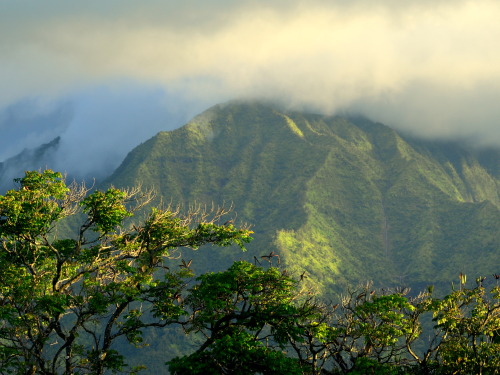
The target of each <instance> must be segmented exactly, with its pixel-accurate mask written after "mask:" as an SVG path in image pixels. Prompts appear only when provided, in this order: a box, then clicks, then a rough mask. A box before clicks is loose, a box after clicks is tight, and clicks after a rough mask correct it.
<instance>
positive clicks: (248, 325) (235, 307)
mask: <svg viewBox="0 0 500 375" xmlns="http://www.w3.org/2000/svg"><path fill="white" fill-rule="evenodd" d="M197 281H199V284H197V285H196V286H194V287H193V288H191V289H190V290H189V294H188V296H187V297H186V301H185V306H186V308H187V310H188V311H189V312H190V315H189V317H188V319H187V320H186V321H185V322H183V323H182V324H183V326H184V327H185V329H186V331H187V332H203V334H204V335H205V337H207V340H206V341H205V342H204V343H203V344H202V345H201V347H200V348H199V349H198V350H197V351H196V352H195V353H194V354H193V355H190V356H186V357H182V358H176V359H174V360H172V361H171V362H169V368H170V371H171V372H172V373H174V374H188V373H190V374H191V373H192V374H197V373H199V374H202V373H207V374H208V373H214V374H221V373H223V374H225V373H227V374H229V373H231V374H252V373H266V374H267V373H268V374H295V373H296V374H301V373H302V371H301V369H300V366H299V365H298V362H297V360H293V359H291V358H288V357H287V356H286V355H285V354H284V352H283V351H282V350H283V349H282V348H283V347H284V345H285V344H286V343H287V342H288V339H289V337H293V338H298V337H299V335H300V333H299V332H300V329H298V326H297V323H298V322H299V321H301V320H303V319H305V317H306V316H307V314H308V312H307V311H306V310H305V309H303V308H302V307H303V306H304V305H300V304H299V303H298V298H299V296H300V293H299V291H298V290H297V282H296V281H295V280H293V279H292V278H291V277H289V276H287V275H286V274H285V273H283V272H281V271H280V270H278V269H277V268H268V269H264V268H262V267H257V266H254V265H252V264H250V263H248V262H242V261H241V262H235V263H234V264H233V265H232V266H231V267H230V268H229V269H228V270H226V271H224V272H218V273H209V274H204V275H201V276H199V277H198V278H197ZM195 361H196V362H195ZM199 361H201V363H200V362H199ZM195 363H198V364H196V365H195Z"/></svg>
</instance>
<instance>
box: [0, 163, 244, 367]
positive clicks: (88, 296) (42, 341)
mask: <svg viewBox="0 0 500 375" xmlns="http://www.w3.org/2000/svg"><path fill="white" fill-rule="evenodd" d="M15 181H16V182H17V183H18V184H19V187H18V189H15V190H10V191H8V192H7V193H6V194H5V195H4V196H0V344H1V345H0V373H1V374H12V373H15V374H35V373H36V374H47V375H49V374H51V375H52V374H74V373H80V374H84V373H92V374H103V373H104V371H105V370H110V371H113V372H117V371H125V370H126V369H127V364H126V363H125V360H124V358H123V357H122V356H121V355H120V353H119V352H118V351H117V350H116V347H114V346H113V343H115V342H116V340H117V339H118V338H126V339H127V340H128V342H130V343H132V344H134V345H140V343H141V340H142V335H141V334H142V330H143V329H144V328H146V327H163V326H165V325H167V324H170V323H171V322H173V321H177V320H178V319H179V317H180V316H181V315H182V314H183V313H184V310H183V306H182V299H181V294H182V291H183V290H184V288H185V286H186V278H187V277H191V276H192V272H191V270H190V269H189V265H188V263H186V262H183V265H182V267H176V268H175V269H173V268H172V267H171V266H169V264H168V260H169V259H170V258H171V257H172V255H173V252H175V251H177V250H178V249H179V248H182V247H189V248H194V249H196V248H198V247H199V246H201V245H205V244H213V245H216V246H229V245H232V244H237V245H239V246H240V247H241V248H244V244H245V243H247V242H249V241H250V240H251V237H250V234H251V232H250V231H249V230H248V228H246V227H243V228H236V227H235V226H234V225H233V224H226V225H221V224H218V223H219V222H220V220H221V217H222V216H223V215H225V214H227V212H225V211H224V210H223V209H221V210H214V211H212V212H205V211H203V210H194V211H193V210H191V211H190V212H189V213H187V214H185V215H182V214H180V213H179V211H178V210H172V209H171V207H168V208H159V207H156V208H152V209H151V210H150V212H149V214H148V215H147V216H146V217H145V219H144V220H143V221H142V222H138V221H137V218H133V216H134V213H136V212H137V210H138V209H140V208H142V207H144V206H145V205H146V204H147V203H149V202H150V201H151V199H152V194H151V193H143V192H141V191H140V189H133V190H120V189H116V188H113V187H111V188H109V189H107V190H106V191H94V192H93V193H91V194H88V193H89V190H88V189H86V188H85V186H84V185H77V184H71V185H69V186H68V185H66V183H65V181H64V179H63V177H62V175H61V174H60V173H57V172H53V171H51V170H46V171H44V172H36V171H31V172H26V174H25V176H24V177H23V178H20V179H16V180H15ZM68 217H73V218H74V220H79V221H80V224H79V225H78V228H77V229H76V232H75V234H74V235H73V236H64V237H62V236H60V235H59V232H60V230H59V229H58V225H59V223H61V222H62V220H63V219H66V218H68ZM136 370H137V369H128V371H130V372H135V371H136Z"/></svg>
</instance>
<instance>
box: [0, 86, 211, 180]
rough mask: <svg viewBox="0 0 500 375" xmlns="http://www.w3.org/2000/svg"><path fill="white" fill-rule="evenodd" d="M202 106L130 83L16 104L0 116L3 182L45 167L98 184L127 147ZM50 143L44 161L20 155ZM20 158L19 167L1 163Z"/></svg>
mask: <svg viewBox="0 0 500 375" xmlns="http://www.w3.org/2000/svg"><path fill="white" fill-rule="evenodd" d="M202 106H203V103H196V104H193V103H191V102H190V100H189V99H187V98H184V97H183V96H182V95H181V94H179V93H175V94H174V93H170V92H167V91H165V90H163V89H161V88H158V87H156V86H141V85H135V84H133V83H130V82H121V83H120V84H116V85H115V86H114V87H113V88H110V87H107V86H102V87H101V86H99V87H93V88H89V89H86V90H80V91H78V92H76V93H72V94H71V95H68V96H66V97H63V98H60V99H58V100H55V101H44V100H42V99H35V98H33V99H30V100H27V99H26V100H21V101H19V102H17V103H15V104H13V105H10V106H7V107H6V108H3V110H0V133H1V138H0V145H1V147H0V162H5V163H7V164H8V165H9V169H10V170H12V173H9V174H8V176H9V177H10V176H14V177H18V176H20V175H22V174H23V172H24V170H25V169H26V168H28V169H38V168H47V167H48V168H51V169H54V170H58V171H61V172H63V173H67V174H68V175H69V176H71V177H72V178H75V179H77V180H80V181H81V180H84V179H86V180H87V181H89V182H92V181H93V180H94V179H96V180H97V181H100V180H102V179H104V178H105V177H107V176H109V175H110V174H111V173H112V172H113V170H114V169H116V168H117V167H118V166H119V164H120V163H121V162H122V161H123V158H124V157H125V156H126V154H127V153H128V152H129V151H130V150H131V149H132V148H133V147H135V146H137V145H138V144H139V143H140V142H142V141H145V140H147V139H149V138H150V137H152V136H153V135H154V134H156V133H157V132H159V131H160V130H169V129H173V128H176V127H179V126H181V125H182V124H184V123H185V122H186V121H187V120H189V118H191V117H192V116H194V115H195V114H196V113H198V112H199V111H200V110H201V108H204V107H202ZM56 137H59V141H58V145H57V148H56V149H53V150H52V157H51V158H50V160H49V159H48V158H45V159H43V160H42V161H40V160H36V159H35V160H33V162H31V163H30V162H29V161H28V159H29V152H28V151H26V150H35V149H36V148H38V147H41V145H43V144H46V143H48V142H51V141H52V140H53V139H55V138H56ZM20 153H24V156H23V162H22V163H19V164H18V165H17V166H16V165H15V163H13V162H12V161H9V162H7V159H10V158H14V157H15V156H16V155H19V154H20ZM5 176H7V175H5ZM4 178H7V177H4ZM7 183H10V180H8V181H7Z"/></svg>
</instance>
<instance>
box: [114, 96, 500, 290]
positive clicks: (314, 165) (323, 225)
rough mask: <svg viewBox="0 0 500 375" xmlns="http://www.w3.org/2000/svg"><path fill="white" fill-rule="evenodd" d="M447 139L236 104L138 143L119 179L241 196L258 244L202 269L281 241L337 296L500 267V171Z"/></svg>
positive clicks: (286, 260)
mask: <svg viewBox="0 0 500 375" xmlns="http://www.w3.org/2000/svg"><path fill="white" fill-rule="evenodd" d="M448 147H449V150H445V151H446V152H445V151H442V150H443V149H442V148H439V147H437V146H436V144H433V143H432V142H426V141H423V140H417V139H410V138H408V137H403V136H402V135H400V134H398V133H397V132H396V131H395V130H393V129H391V128H389V127H387V126H385V125H383V124H379V123H375V122H371V121H369V120H366V119H365V120H363V121H361V120H359V119H358V120H352V119H349V118H347V117H340V116H322V115H316V114H307V113H301V112H296V111H294V112H292V111H284V110H282V109H279V108H277V107H275V106H270V105H267V104H263V103H255V102H253V103H248V102H231V103H227V104H224V105H218V106H215V107H212V108H211V109H209V110H207V111H205V112H204V113H202V114H200V115H199V116H196V117H195V118H194V119H193V120H192V121H190V122H189V123H188V124H186V125H185V126H184V127H182V128H179V129H176V130H173V131H170V132H160V133H159V134H158V135H157V136H155V137H153V138H152V139H150V140H149V141H147V142H145V143H143V144H142V145H140V146H138V147H137V148H136V149H134V150H133V151H132V152H131V153H130V154H129V155H128V156H127V158H126V159H125V160H124V162H123V163H122V165H121V166H120V167H119V168H118V169H117V170H116V171H115V173H114V174H113V175H112V176H111V177H110V179H109V180H108V183H112V184H114V185H115V186H130V185H133V184H137V183H142V184H143V185H144V186H145V187H149V186H150V187H154V188H155V189H157V190H158V191H159V193H160V196H161V197H162V198H163V200H164V201H170V200H172V201H174V202H180V203H183V204H186V205H187V204H189V203H192V202H195V201H196V202H199V203H202V204H211V203H212V202H215V203H216V204H228V203H232V204H233V205H234V207H235V210H236V212H237V213H238V218H239V219H241V220H244V221H246V222H249V223H251V224H253V225H254V229H255V232H256V233H255V240H254V243H253V244H251V246H250V247H249V252H248V254H241V253H230V252H224V251H222V252H221V253H218V254H211V253H210V252H200V253H199V254H198V255H197V257H196V259H199V263H201V264H202V266H200V267H201V268H204V267H205V266H208V268H209V269H211V268H214V269H217V268H223V267H226V266H228V264H230V262H232V260H235V259H239V258H244V259H247V260H252V259H253V257H256V258H257V259H261V258H260V255H263V254H265V253H266V252H267V253H269V251H276V252H277V253H278V254H280V257H281V259H282V261H283V265H285V266H286V267H287V268H288V269H290V271H293V272H296V273H302V272H303V271H306V273H307V274H309V275H310V278H311V281H312V282H314V283H315V284H317V285H318V286H319V288H320V289H321V291H322V292H324V293H325V294H327V295H328V294H330V293H331V291H333V290H336V291H338V290H340V289H343V288H345V287H346V286H348V285H352V284H353V283H356V282H360V281H364V280H369V279H372V280H375V282H376V283H378V284H379V285H384V286H387V285H395V284H405V285H406V284H408V285H410V286H414V287H421V286H425V285H427V284H430V283H434V282H436V283H438V284H439V283H449V281H450V280H452V279H453V278H454V277H455V276H456V274H458V273H459V272H468V273H472V274H477V273H485V272H488V273H492V272H497V270H495V269H493V268H494V266H493V264H496V263H498V262H495V261H497V260H498V250H499V248H500V238H499V234H498V228H497V227H498V224H497V223H498V222H500V198H499V196H500V195H499V190H500V189H499V186H500V183H499V178H498V176H496V175H495V174H493V173H490V172H489V170H490V169H491V168H490V169H488V168H486V166H484V164H485V162H484V159H483V160H481V159H480V158H479V157H477V156H476V155H475V154H474V153H473V152H469V151H467V150H465V149H463V148H460V147H457V146H452V145H448ZM493 155H495V154H494V153H493ZM486 160H487V161H488V160H489V159H486ZM488 163H489V164H488ZM488 163H487V164H488V165H494V161H493V162H491V161H488ZM202 254H210V255H202Z"/></svg>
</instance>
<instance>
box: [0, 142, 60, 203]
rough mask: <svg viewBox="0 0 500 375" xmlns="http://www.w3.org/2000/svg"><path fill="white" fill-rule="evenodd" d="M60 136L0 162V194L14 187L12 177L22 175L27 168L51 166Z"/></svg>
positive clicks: (46, 167)
mask: <svg viewBox="0 0 500 375" xmlns="http://www.w3.org/2000/svg"><path fill="white" fill-rule="evenodd" d="M60 141H61V138H60V137H56V138H54V139H53V140H52V141H50V142H48V143H45V144H42V145H40V146H39V147H35V148H32V149H25V150H23V151H21V152H20V153H19V154H17V155H16V156H13V157H11V158H8V159H7V160H5V161H3V162H1V163H0V194H2V195H3V194H4V193H5V192H6V191H7V190H9V189H13V188H15V186H16V185H15V183H14V181H13V180H14V179H15V178H19V177H22V176H23V175H24V171H27V170H44V169H48V168H51V167H50V166H51V165H54V164H55V163H56V162H55V160H56V157H57V152H58V150H59V145H60Z"/></svg>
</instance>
